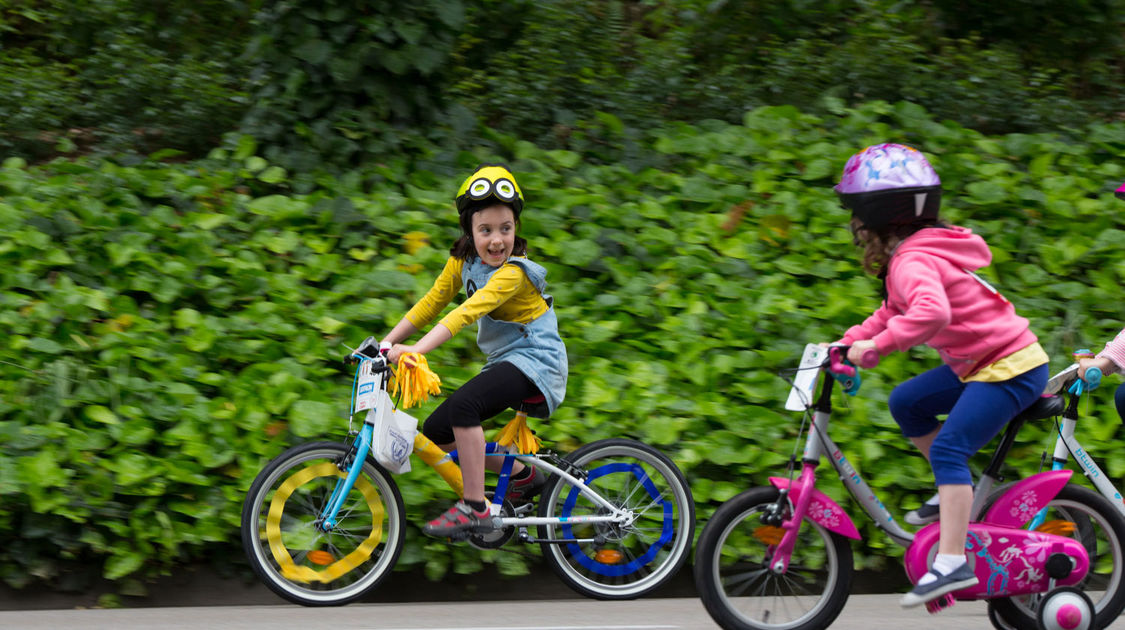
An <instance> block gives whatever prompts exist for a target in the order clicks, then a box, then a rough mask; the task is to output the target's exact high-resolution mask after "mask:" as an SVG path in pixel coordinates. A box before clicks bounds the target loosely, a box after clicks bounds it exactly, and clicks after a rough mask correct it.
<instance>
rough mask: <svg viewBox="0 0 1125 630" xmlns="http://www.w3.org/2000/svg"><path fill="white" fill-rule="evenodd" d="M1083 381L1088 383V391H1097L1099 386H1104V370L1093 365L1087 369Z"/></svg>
mask: <svg viewBox="0 0 1125 630" xmlns="http://www.w3.org/2000/svg"><path fill="white" fill-rule="evenodd" d="M1082 380H1084V381H1086V385H1087V391H1088V390H1092V389H1097V388H1098V385H1101V384H1102V370H1101V368H1099V367H1098V366H1096V365H1091V366H1090V367H1088V368H1086V373H1085V374H1084V375H1083V376H1082Z"/></svg>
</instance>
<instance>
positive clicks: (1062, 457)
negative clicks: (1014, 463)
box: [1044, 363, 1125, 516]
mask: <svg viewBox="0 0 1125 630" xmlns="http://www.w3.org/2000/svg"><path fill="white" fill-rule="evenodd" d="M1077 377H1078V364H1077V363H1073V364H1071V365H1070V366H1069V367H1067V368H1066V369H1065V370H1063V371H1061V372H1059V373H1058V374H1056V375H1054V376H1052V377H1051V379H1050V380H1049V381H1047V388H1046V389H1045V390H1044V393H1047V394H1059V393H1060V392H1061V391H1062V389H1063V387H1064V386H1066V385H1069V383H1071V382H1073V380H1074V379H1075V378H1077ZM1077 426H1078V419H1077V418H1068V417H1066V415H1065V414H1064V415H1063V418H1062V421H1061V422H1060V423H1059V429H1058V438H1057V439H1056V440H1055V450H1054V453H1053V454H1052V457H1051V470H1059V469H1061V468H1063V467H1064V466H1066V462H1067V461H1068V460H1069V459H1070V457H1071V456H1072V455H1073V456H1074V461H1075V463H1077V464H1078V467H1079V468H1080V469H1081V470H1082V474H1084V475H1086V478H1087V479H1089V480H1090V483H1092V484H1094V487H1096V488H1097V489H1098V492H1100V493H1102V496H1104V497H1105V498H1106V499H1108V500H1109V502H1110V503H1112V504H1113V505H1114V507H1116V508H1117V511H1118V512H1121V514H1122V515H1123V516H1125V500H1123V499H1122V496H1121V492H1120V491H1118V490H1117V488H1116V487H1115V486H1114V485H1113V483H1112V482H1110V480H1109V477H1107V476H1106V474H1105V473H1104V472H1102V469H1101V468H1099V467H1098V465H1097V463H1095V462H1094V458H1092V457H1090V455H1089V453H1088V452H1087V451H1086V449H1085V448H1084V447H1083V446H1082V443H1081V442H1079V441H1078V438H1077V437H1075V436H1074V430H1075V428H1076V427H1077Z"/></svg>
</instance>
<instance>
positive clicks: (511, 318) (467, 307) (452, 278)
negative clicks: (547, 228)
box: [406, 256, 549, 335]
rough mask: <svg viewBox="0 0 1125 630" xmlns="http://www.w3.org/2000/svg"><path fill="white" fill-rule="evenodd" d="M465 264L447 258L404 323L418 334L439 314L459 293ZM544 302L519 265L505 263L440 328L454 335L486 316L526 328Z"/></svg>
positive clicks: (542, 310) (546, 307)
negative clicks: (435, 278)
mask: <svg viewBox="0 0 1125 630" xmlns="http://www.w3.org/2000/svg"><path fill="white" fill-rule="evenodd" d="M464 264H465V263H464V261H463V260H461V259H460V258H454V257H452V256H450V257H449V260H447V261H445V268H444V269H442V270H441V275H439V276H438V278H437V280H435V281H434V286H433V287H431V288H430V290H429V291H427V292H426V295H425V296H423V297H422V299H421V300H419V301H418V303H417V304H415V305H414V307H413V308H411V309H410V311H409V312H407V313H406V319H407V320H408V321H409V322H410V323H411V324H413V325H414V327H415V328H417V329H419V330H421V329H422V328H423V327H425V326H426V325H427V324H429V323H430V322H431V321H433V319H434V318H435V317H437V316H438V314H439V313H441V311H442V309H444V308H445V307H446V306H447V305H449V303H450V302H451V301H453V296H455V295H457V293H459V292H460V291H461V286H462V283H461V269H462V268H463V267H464ZM548 308H549V307H548V306H547V301H546V300H544V299H543V296H542V295H540V294H539V291H538V290H537V289H536V288H535V285H533V284H532V283H531V281H530V280H528V278H527V275H526V274H524V272H523V269H521V268H520V267H519V266H518V265H513V264H510V263H505V264H504V265H503V266H502V267H500V268H499V269H497V270H496V273H494V274H492V277H491V278H489V279H488V282H487V283H485V285H484V286H483V287H480V288H478V289H477V291H476V292H475V293H473V294H472V295H471V296H469V298H468V299H466V300H465V301H464V302H462V303H461V305H460V306H458V307H457V308H455V309H453V310H452V311H450V312H449V314H448V315H446V316H445V317H443V318H442V319H441V321H440V322H438V323H440V324H441V325H443V326H445V327H446V328H448V329H449V332H451V333H453V334H454V335H456V334H457V333H458V332H459V331H460V330H461V329H462V328H464V327H465V326H468V325H469V324H472V323H473V322H475V321H477V320H478V319H480V318H481V317H483V316H485V315H490V316H492V317H493V318H494V319H499V320H503V321H508V322H516V323H519V324H526V323H529V322H532V321H534V320H535V319H536V318H538V317H539V316H540V315H542V314H543V313H546V312H547V309H548Z"/></svg>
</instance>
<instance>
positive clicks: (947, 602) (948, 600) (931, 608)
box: [926, 593, 957, 615]
mask: <svg viewBox="0 0 1125 630" xmlns="http://www.w3.org/2000/svg"><path fill="white" fill-rule="evenodd" d="M955 603H957V600H955V599H953V595H951V594H949V593H946V594H945V595H942V596H941V597H939V598H937V599H935V600H933V601H929V602H926V612H928V613H930V614H931V615H933V614H936V613H939V612H941V611H943V610H945V609H946V608H949V607H950V606H952V605H953V604H955Z"/></svg>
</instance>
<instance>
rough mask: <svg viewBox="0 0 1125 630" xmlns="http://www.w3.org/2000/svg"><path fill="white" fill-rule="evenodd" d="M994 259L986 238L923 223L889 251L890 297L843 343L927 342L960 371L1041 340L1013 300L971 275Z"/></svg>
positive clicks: (888, 345)
mask: <svg viewBox="0 0 1125 630" xmlns="http://www.w3.org/2000/svg"><path fill="white" fill-rule="evenodd" d="M991 261H992V252H990V251H989V250H988V245H987V244H986V243H985V242H984V239H982V238H981V237H979V236H977V235H976V234H973V233H972V231H971V230H968V229H966V228H962V227H952V228H948V229H947V228H925V229H922V230H919V231H917V232H915V233H914V234H912V235H910V236H909V237H907V238H906V240H904V241H903V242H902V243H900V244H899V246H898V247H897V248H896V249H895V251H894V253H893V254H892V255H891V260H890V267H889V270H888V272H887V299H886V301H884V302H883V305H882V306H880V307H879V309H878V310H877V311H875V312H874V313H873V314H872V315H871V316H870V317H868V318H867V319H866V320H864V322H863V323H862V324H860V325H858V326H853V327H851V328H849V329H848V332H847V333H845V334H844V338H843V339H841V342H842V343H846V344H851V343H854V342H856V341H860V340H864V339H871V340H873V341H874V342H875V348H876V349H877V350H878V352H879V355H880V356H883V355H887V354H890V353H891V352H892V351H895V350H899V351H902V350H906V349H908V348H911V347H913V346H917V345H920V344H926V345H928V346H930V347H931V348H934V349H935V350H937V351H938V354H940V355H941V358H942V360H943V361H945V363H946V365H948V366H949V367H950V368H952V369H953V372H954V373H955V374H957V376H959V377H961V378H964V377H967V376H971V375H972V374H974V373H975V372H977V371H978V370H980V369H981V368H983V367H986V366H988V365H990V364H992V363H995V362H996V361H998V360H1000V359H1002V358H1004V357H1006V356H1008V355H1010V354H1012V353H1013V352H1015V351H1017V350H1021V349H1023V348H1026V347H1027V346H1029V345H1031V344H1032V343H1035V342H1036V341H1038V338H1037V337H1036V336H1035V334H1034V333H1032V332H1031V330H1030V329H1029V328H1028V322H1027V320H1026V319H1024V318H1022V317H1020V316H1019V315H1016V310H1015V308H1014V307H1013V306H1012V304H1011V302H1008V300H1006V299H1004V297H1003V296H1002V295H1000V294H999V293H997V292H996V290H995V289H993V288H992V287H991V286H989V285H987V284H986V283H985V282H984V281H983V280H981V279H980V278H978V277H977V276H976V275H975V274H974V273H971V272H974V271H976V270H977V269H980V268H982V267H986V266H987V265H988V263H989V262H991Z"/></svg>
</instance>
